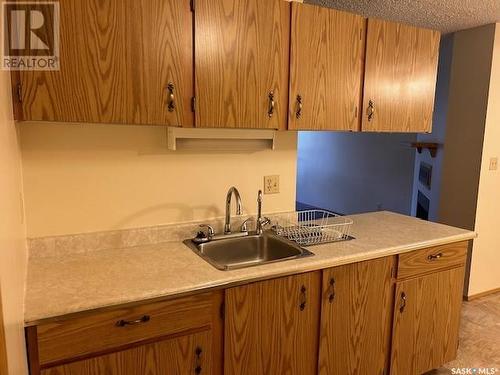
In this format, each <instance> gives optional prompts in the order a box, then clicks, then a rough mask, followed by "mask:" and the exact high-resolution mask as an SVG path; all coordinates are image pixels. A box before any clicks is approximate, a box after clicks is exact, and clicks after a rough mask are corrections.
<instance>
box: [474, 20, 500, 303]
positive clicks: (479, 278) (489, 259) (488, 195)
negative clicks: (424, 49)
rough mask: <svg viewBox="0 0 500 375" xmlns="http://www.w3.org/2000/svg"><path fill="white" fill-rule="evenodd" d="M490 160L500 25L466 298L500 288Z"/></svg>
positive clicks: (497, 109)
mask: <svg viewBox="0 0 500 375" xmlns="http://www.w3.org/2000/svg"><path fill="white" fill-rule="evenodd" d="M491 157H500V24H497V25H496V30H495V43H494V49H493V63H492V69H491V79H490V87H489V99H488V110H487V115H486V126H485V133H484V145H483V153H482V164H481V172H480V179H479V194H478V202H477V213H476V225H475V230H476V231H477V232H478V233H479V237H478V238H477V239H476V240H475V241H474V247H473V256H472V267H471V275H470V283H469V295H475V294H478V293H482V292H485V291H489V290H493V289H496V288H500V272H498V268H499V266H500V230H499V227H498V223H499V221H500V220H499V214H500V170H496V171H490V170H489V163H490V158H491Z"/></svg>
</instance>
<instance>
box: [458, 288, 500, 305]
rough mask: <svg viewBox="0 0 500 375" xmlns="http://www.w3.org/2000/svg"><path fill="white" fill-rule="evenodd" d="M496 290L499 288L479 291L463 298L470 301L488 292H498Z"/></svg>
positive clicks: (486, 294) (484, 295)
mask: <svg viewBox="0 0 500 375" xmlns="http://www.w3.org/2000/svg"><path fill="white" fill-rule="evenodd" d="M498 292H500V288H495V289H492V290H487V291H486V292H481V293H477V294H473V295H471V296H466V297H465V300H466V301H467V302H470V301H473V300H475V299H478V298H481V297H486V296H489V295H490V294H495V293H498Z"/></svg>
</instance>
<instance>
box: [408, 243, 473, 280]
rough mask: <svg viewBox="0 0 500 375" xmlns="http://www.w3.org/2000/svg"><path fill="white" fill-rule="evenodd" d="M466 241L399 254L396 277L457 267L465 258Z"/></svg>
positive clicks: (463, 262) (462, 263)
mask: <svg viewBox="0 0 500 375" xmlns="http://www.w3.org/2000/svg"><path fill="white" fill-rule="evenodd" d="M467 246H468V242H467V241H465V242H457V243H452V244H447V245H442V246H435V247H430V248H428V249H423V250H417V251H412V252H410V253H406V254H400V255H399V264H398V279H404V278H407V277H412V276H417V275H421V274H426V273H430V272H435V271H439V270H442V269H447V268H452V267H458V266H462V265H464V264H465V262H466V259H467Z"/></svg>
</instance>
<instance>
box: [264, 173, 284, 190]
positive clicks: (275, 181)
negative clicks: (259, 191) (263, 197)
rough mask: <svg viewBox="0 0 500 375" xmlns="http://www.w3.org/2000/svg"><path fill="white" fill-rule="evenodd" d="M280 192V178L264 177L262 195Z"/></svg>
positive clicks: (276, 176)
mask: <svg viewBox="0 0 500 375" xmlns="http://www.w3.org/2000/svg"><path fill="white" fill-rule="evenodd" d="M279 192H280V176H278V175H275V176H265V177H264V194H277V193H279Z"/></svg>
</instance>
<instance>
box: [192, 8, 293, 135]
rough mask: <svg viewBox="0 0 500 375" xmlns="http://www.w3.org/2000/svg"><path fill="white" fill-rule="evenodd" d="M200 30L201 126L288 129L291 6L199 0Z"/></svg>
mask: <svg viewBox="0 0 500 375" xmlns="http://www.w3.org/2000/svg"><path fill="white" fill-rule="evenodd" d="M195 30H196V32H195V75H196V78H195V81H196V126H199V127H216V128H217V127H224V128H272V129H285V128H286V121H287V106H288V72H289V40H290V3H288V2H286V1H283V0H223V1H221V0H196V9H195ZM271 92H272V94H273V99H272V100H273V101H274V109H273V113H272V116H270V115H269V111H270V108H271V99H270V97H269V94H270V93H271Z"/></svg>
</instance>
